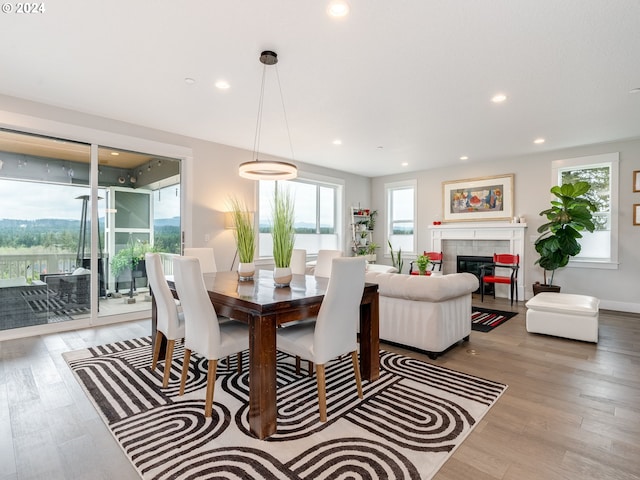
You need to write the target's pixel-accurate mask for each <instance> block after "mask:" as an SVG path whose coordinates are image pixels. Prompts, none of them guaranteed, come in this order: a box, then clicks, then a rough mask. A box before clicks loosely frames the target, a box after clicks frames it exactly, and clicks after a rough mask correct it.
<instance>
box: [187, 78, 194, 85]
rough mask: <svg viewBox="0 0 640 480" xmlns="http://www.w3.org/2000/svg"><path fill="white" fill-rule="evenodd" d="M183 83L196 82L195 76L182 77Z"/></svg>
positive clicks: (190, 83)
mask: <svg viewBox="0 0 640 480" xmlns="http://www.w3.org/2000/svg"><path fill="white" fill-rule="evenodd" d="M184 83H186V84H187V85H193V84H194V83H196V80H195V78H191V77H186V78H185V79H184Z"/></svg>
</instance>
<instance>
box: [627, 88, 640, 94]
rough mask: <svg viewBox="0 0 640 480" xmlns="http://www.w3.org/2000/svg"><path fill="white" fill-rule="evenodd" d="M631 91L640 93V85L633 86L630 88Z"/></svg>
mask: <svg viewBox="0 0 640 480" xmlns="http://www.w3.org/2000/svg"><path fill="white" fill-rule="evenodd" d="M629 93H640V87H638V88H632V89H631V90H629Z"/></svg>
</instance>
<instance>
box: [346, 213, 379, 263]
mask: <svg viewBox="0 0 640 480" xmlns="http://www.w3.org/2000/svg"><path fill="white" fill-rule="evenodd" d="M376 214H377V212H376V211H375V210H373V211H372V210H370V209H368V208H360V207H351V250H352V251H353V254H354V255H356V256H357V255H363V256H364V257H365V258H366V259H367V260H368V261H369V262H372V263H374V262H375V261H376V249H377V248H378V246H377V245H376V244H375V243H373V237H372V235H373V228H374V226H375V216H376Z"/></svg>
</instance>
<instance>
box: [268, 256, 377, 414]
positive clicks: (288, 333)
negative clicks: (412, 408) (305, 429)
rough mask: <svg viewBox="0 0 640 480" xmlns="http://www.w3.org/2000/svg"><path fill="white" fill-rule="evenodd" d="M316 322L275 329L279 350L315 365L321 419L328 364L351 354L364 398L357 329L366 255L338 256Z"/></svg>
mask: <svg viewBox="0 0 640 480" xmlns="http://www.w3.org/2000/svg"><path fill="white" fill-rule="evenodd" d="M332 263H333V265H332V268H331V277H330V278H329V283H328V285H327V291H326V293H325V296H324V299H323V301H322V305H321V306H320V311H319V312H318V316H317V317H316V321H315V322H302V323H300V324H297V325H292V326H290V327H287V328H279V329H277V331H276V335H277V348H278V350H280V351H282V352H285V353H288V354H289V355H293V356H296V357H300V358H302V359H303V360H307V361H309V362H313V363H314V364H315V366H316V377H317V382H318V407H319V410H320V421H321V422H326V421H327V401H326V387H325V364H326V363H327V362H329V360H332V359H334V358H336V357H339V356H341V355H345V354H347V353H350V354H351V360H352V363H353V371H354V374H355V378H356V387H357V389H358V397H360V398H362V385H361V381H360V367H359V364H358V351H357V350H358V340H357V329H358V322H359V319H360V302H361V301H362V292H363V291H364V277H365V266H366V261H365V259H364V257H345V258H335V259H334V260H333V262H332Z"/></svg>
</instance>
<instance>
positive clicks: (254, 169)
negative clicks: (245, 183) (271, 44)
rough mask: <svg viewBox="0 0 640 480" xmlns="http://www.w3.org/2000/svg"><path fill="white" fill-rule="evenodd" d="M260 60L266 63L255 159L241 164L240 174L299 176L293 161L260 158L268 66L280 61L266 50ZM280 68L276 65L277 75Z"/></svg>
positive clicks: (267, 177)
mask: <svg viewBox="0 0 640 480" xmlns="http://www.w3.org/2000/svg"><path fill="white" fill-rule="evenodd" d="M260 62H261V63H262V64H263V65H264V67H263V69H262V85H261V88H260V103H259V105H258V119H257V122H256V135H255V138H254V142H253V158H255V160H254V161H251V162H245V163H241V164H240V168H239V172H238V173H239V175H240V176H241V177H243V178H248V179H250V180H290V179H292V178H296V177H297V176H298V167H296V166H295V165H294V164H292V163H288V162H279V161H271V160H259V159H258V150H259V148H260V130H261V127H262V103H263V100H264V85H265V78H266V74H267V66H270V65H275V64H276V63H278V55H277V54H276V53H275V52H272V51H269V50H265V51H264V52H262V53H261V54H260ZM277 73H278V70H277V67H276V76H277ZM277 79H278V90H279V91H280V101H281V103H282V111H283V112H284V121H285V124H286V127H287V135H288V137H289V147H290V148H291V158H293V145H292V143H291V133H290V132H289V123H288V122H287V112H286V111H285V109H284V99H283V98H282V87H281V86H280V77H279V76H277Z"/></svg>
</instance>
